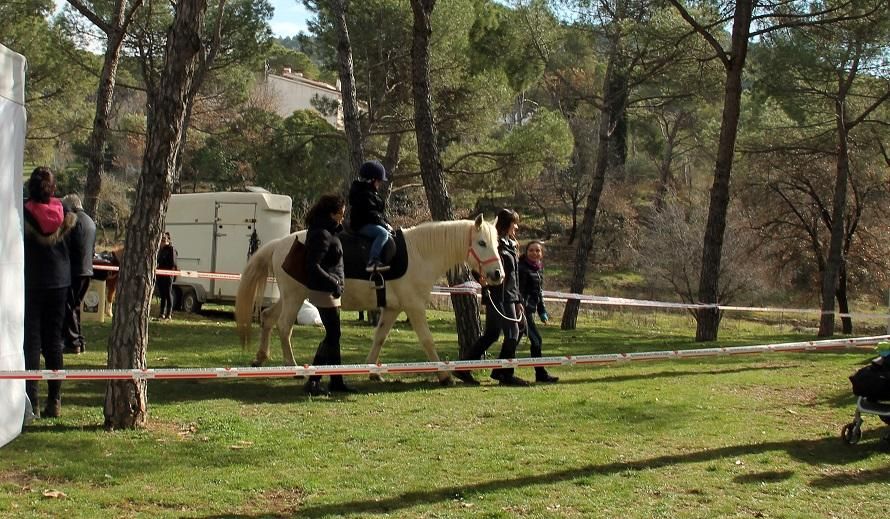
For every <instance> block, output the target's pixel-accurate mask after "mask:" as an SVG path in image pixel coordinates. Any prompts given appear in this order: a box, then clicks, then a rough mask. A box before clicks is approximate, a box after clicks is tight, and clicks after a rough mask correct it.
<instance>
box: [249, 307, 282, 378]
mask: <svg viewBox="0 0 890 519" xmlns="http://www.w3.org/2000/svg"><path fill="white" fill-rule="evenodd" d="M280 314H281V300H280V299H279V300H278V301H276V302H275V304H274V305H272V306H270V307H268V308H266V309H265V310H263V311H262V312H261V313H260V347H259V349H258V350H257V352H256V358H255V359H254V360H253V362H251V363H250V365H251V366H253V367H259V366H262V365H263V363H265V362H266V361H267V360H269V336H270V335H272V327H273V326H275V323H276V322H277V321H278V316H279V315H280Z"/></svg>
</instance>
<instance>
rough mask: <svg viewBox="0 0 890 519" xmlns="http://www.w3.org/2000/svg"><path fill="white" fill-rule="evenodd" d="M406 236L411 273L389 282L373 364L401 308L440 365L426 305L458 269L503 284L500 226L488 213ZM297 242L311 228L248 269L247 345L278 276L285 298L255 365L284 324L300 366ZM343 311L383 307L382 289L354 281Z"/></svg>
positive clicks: (244, 292) (267, 321)
mask: <svg viewBox="0 0 890 519" xmlns="http://www.w3.org/2000/svg"><path fill="white" fill-rule="evenodd" d="M404 237H405V245H406V247H407V254H408V267H407V271H406V272H405V274H404V275H403V276H401V277H400V278H398V279H392V280H390V281H388V282H387V283H386V307H384V308H382V309H381V314H380V320H379V321H378V323H377V328H376V329H375V331H374V343H373V345H372V347H371V351H370V352H369V353H368V359H367V362H368V363H376V362H377V360H378V358H379V357H380V349H381V348H382V347H383V343H384V341H385V340H386V337H387V335H388V334H389V332H390V330H391V329H392V326H393V324H394V323H395V320H396V318H397V317H398V315H399V313H401V312H405V314H406V315H407V316H408V319H409V321H410V322H411V326H412V327H413V328H414V332H415V333H416V334H417V337H418V339H419V340H420V343H421V345H422V346H423V349H424V351H425V352H426V356H427V359H428V360H430V361H432V362H437V361H438V360H439V355H438V353H437V352H436V347H435V343H434V342H433V336H432V334H431V333H430V330H429V326H428V324H427V320H426V308H427V304H428V303H429V300H430V293H431V291H432V288H433V285H434V284H435V283H436V281H438V280H439V279H441V278H442V276H444V275H445V274H446V273H447V272H448V271H449V270H450V269H451V268H452V267H454V266H456V265H459V264H462V263H467V264H469V266H470V267H471V268H473V269H476V270H478V271H479V272H480V273H481V274H482V275H483V276H484V277H485V278H486V281H487V282H488V283H489V284H494V285H497V284H500V283H501V282H502V281H503V275H504V269H503V265H502V264H501V261H500V257H499V256H498V250H497V240H498V237H497V231H496V230H495V228H494V225H492V224H490V223H488V222H486V221H485V220H483V218H482V215H481V214H480V215H479V216H477V217H476V219H475V220H457V221H447V222H430V223H424V224H421V225H418V226H416V227H411V228H409V229H405V230H404ZM295 239H298V240H300V242H302V243H305V240H306V231H300V232H297V233H294V234H291V235H289V236H285V237H284V238H280V239H278V240H273V241H270V242H269V243H267V244H266V245H264V246H263V247H261V248H260V249H259V250H258V251H257V252H256V253H255V254H254V255H253V256H252V257H251V259H250V261H249V262H248V263H247V266H246V267H245V268H244V272H243V273H242V274H241V283H240V284H239V285H238V294H237V296H236V300H235V322H236V326H237V329H238V333H239V334H240V335H241V341H242V344H243V345H245V347H246V345H247V341H248V339H249V336H250V325H251V321H252V318H253V310H254V307H255V303H256V301H257V298H258V296H262V294H263V293H264V291H265V284H266V280H267V278H268V276H269V275H270V274H272V275H274V276H275V279H276V280H277V281H278V289H279V292H280V293H281V297H280V299H279V300H278V302H276V303H275V304H274V305H272V306H271V307H269V308H267V309H266V310H264V311H263V312H262V316H261V319H260V321H261V323H262V333H261V335H260V346H259V349H258V350H257V353H256V358H255V360H254V365H255V366H259V365H262V363H263V362H265V361H266V360H267V359H268V358H269V336H270V334H271V333H272V327H273V326H277V327H278V334H279V336H280V338H281V351H282V355H283V358H284V363H285V364H286V365H288V366H294V365H296V362H295V361H294V357H293V351H292V349H291V341H290V336H291V328H292V327H293V324H294V321H295V320H296V318H297V312H298V311H299V310H300V306H301V305H302V304H303V300H304V299H306V297H307V294H308V289H307V288H306V287H305V286H304V285H303V284H301V283H299V282H298V281H297V280H295V279H294V278H292V277H291V276H289V275H288V274H286V273H285V272H284V270H283V269H282V266H281V265H282V263H284V259H285V257H286V256H287V253H288V252H289V251H290V248H291V246H292V245H293V241H294V240H295ZM342 309H343V310H373V309H377V297H376V294H375V291H374V287H373V286H372V284H371V283H369V282H368V279H367V278H362V279H352V278H347V279H346V284H345V288H344V290H343V297H342ZM438 377H439V381H440V382H441V383H442V384H448V383H450V382H451V375H450V373H448V372H439V374H438Z"/></svg>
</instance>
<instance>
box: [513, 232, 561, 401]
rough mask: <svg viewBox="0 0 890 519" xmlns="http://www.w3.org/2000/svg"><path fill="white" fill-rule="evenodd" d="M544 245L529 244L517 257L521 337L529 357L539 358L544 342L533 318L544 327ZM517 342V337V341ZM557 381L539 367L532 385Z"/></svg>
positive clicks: (545, 312) (545, 309) (545, 315)
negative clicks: (527, 344) (525, 337)
mask: <svg viewBox="0 0 890 519" xmlns="http://www.w3.org/2000/svg"><path fill="white" fill-rule="evenodd" d="M543 260H544V244H543V243H541V242H540V241H538V240H532V241H530V242H528V243H527V244H526V245H525V253H524V254H523V255H522V256H520V257H519V293H520V295H521V296H522V308H523V317H525V333H527V334H528V340H529V342H531V355H532V357H540V356H541V355H542V351H541V346H542V345H543V343H544V341H543V339H542V338H541V333H540V332H539V331H538V326H537V325H536V324H535V314H538V317H540V318H541V322H542V323H544V324H547V321H549V320H550V316H549V315H548V314H547V308H545V307H544V263H543ZM520 339H521V337H520ZM558 380H559V377H554V376H552V375H550V374H549V373H547V370H546V369H545V368H544V367H543V366H537V367H535V381H536V382H545V383H551V384H552V383H554V382H557V381H558Z"/></svg>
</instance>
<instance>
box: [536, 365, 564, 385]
mask: <svg viewBox="0 0 890 519" xmlns="http://www.w3.org/2000/svg"><path fill="white" fill-rule="evenodd" d="M535 382H542V383H544V384H554V383H556V382H559V377H554V376H553V375H551V374H550V373H547V370H546V369H544V368H542V367H537V368H535Z"/></svg>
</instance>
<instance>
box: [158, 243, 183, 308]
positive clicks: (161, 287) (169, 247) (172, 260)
mask: <svg viewBox="0 0 890 519" xmlns="http://www.w3.org/2000/svg"><path fill="white" fill-rule="evenodd" d="M177 260H178V258H177V254H176V249H175V248H174V247H173V239H172V238H171V237H170V233H169V232H165V233H164V234H162V235H161V246H160V247H159V248H158V268H159V269H162V270H179V265H178V264H177ZM175 279H176V278H174V277H173V276H155V290H156V291H157V294H158V297H159V298H160V299H161V311H160V315H159V319H161V320H170V319H172V317H173V281H175Z"/></svg>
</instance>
